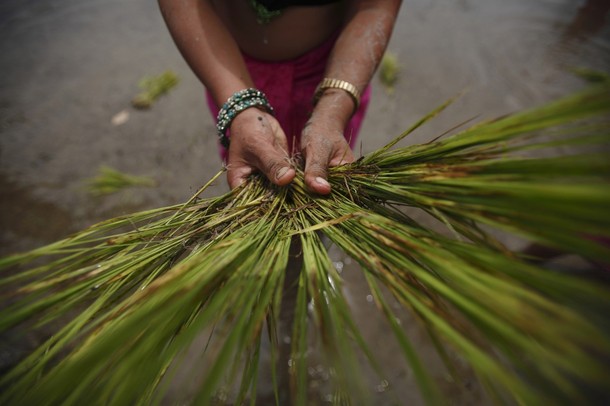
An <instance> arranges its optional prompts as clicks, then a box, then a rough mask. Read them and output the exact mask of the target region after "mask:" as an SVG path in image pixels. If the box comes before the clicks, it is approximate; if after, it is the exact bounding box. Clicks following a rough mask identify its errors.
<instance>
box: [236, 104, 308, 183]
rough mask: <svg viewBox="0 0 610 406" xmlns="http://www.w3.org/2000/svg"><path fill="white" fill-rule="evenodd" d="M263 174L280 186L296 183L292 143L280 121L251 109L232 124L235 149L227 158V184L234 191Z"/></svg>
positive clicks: (239, 115) (240, 114) (237, 117)
mask: <svg viewBox="0 0 610 406" xmlns="http://www.w3.org/2000/svg"><path fill="white" fill-rule="evenodd" d="M255 171H260V172H261V173H263V174H264V175H265V176H266V177H267V179H269V180H270V181H271V182H272V183H274V184H276V185H278V186H285V185H287V184H289V183H290V182H292V180H293V179H294V177H295V174H296V172H295V170H294V168H292V166H291V165H290V160H289V156H288V142H287V140H286V135H285V134H284V131H283V130H282V128H281V127H280V124H279V123H278V121H277V120H276V119H275V118H274V117H273V116H272V115H271V114H269V113H266V112H263V111H261V110H259V109H257V108H249V109H246V110H244V111H242V112H241V113H239V114H238V115H237V116H236V117H235V119H234V120H233V122H232V123H231V147H230V148H229V154H228V157H227V181H228V182H229V187H231V189H233V188H236V187H237V186H239V185H241V184H242V183H243V182H244V181H245V180H246V179H247V178H248V176H250V175H251V174H252V173H253V172H255Z"/></svg>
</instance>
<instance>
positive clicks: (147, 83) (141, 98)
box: [131, 70, 179, 109]
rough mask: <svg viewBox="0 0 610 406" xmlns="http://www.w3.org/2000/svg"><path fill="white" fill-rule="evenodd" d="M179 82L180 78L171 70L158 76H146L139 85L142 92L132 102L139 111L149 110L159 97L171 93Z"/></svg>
mask: <svg viewBox="0 0 610 406" xmlns="http://www.w3.org/2000/svg"><path fill="white" fill-rule="evenodd" d="M178 82H179V79H178V76H177V75H176V74H175V73H174V72H172V71H170V70H168V71H165V72H163V73H162V74H160V75H158V76H145V77H143V78H142V79H140V82H139V83H138V86H139V87H140V89H142V91H141V92H140V93H138V94H137V95H136V96H135V97H134V98H133V99H132V100H131V104H132V105H133V106H134V107H135V108H138V109H148V108H150V107H151V106H152V104H153V103H154V102H155V100H157V98H158V97H159V96H161V95H163V94H165V93H167V92H169V91H170V90H171V89H172V88H173V87H175V86H176V85H177V84H178Z"/></svg>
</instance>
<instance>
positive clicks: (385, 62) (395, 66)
mask: <svg viewBox="0 0 610 406" xmlns="http://www.w3.org/2000/svg"><path fill="white" fill-rule="evenodd" d="M378 75H379V80H380V81H381V84H382V85H383V86H384V87H385V89H386V91H387V92H388V93H390V94H392V93H394V85H395V84H396V81H397V80H398V76H399V75H400V63H399V62H398V56H396V54H394V53H392V52H390V51H386V53H385V54H384V55H383V58H382V59H381V63H380V64H379V73H378Z"/></svg>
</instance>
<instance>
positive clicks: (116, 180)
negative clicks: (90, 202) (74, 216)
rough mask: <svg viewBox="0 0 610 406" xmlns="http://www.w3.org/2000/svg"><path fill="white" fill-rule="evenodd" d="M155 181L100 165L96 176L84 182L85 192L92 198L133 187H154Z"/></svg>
mask: <svg viewBox="0 0 610 406" xmlns="http://www.w3.org/2000/svg"><path fill="white" fill-rule="evenodd" d="M155 184H156V183H155V181H154V180H153V179H151V178H149V177H146V176H135V175H130V174H127V173H123V172H120V171H117V170H116V169H114V168H111V167H109V166H106V165H102V166H101V167H100V168H99V170H98V174H97V175H96V176H95V177H93V178H91V179H88V180H87V181H86V187H87V191H88V192H89V193H90V194H91V195H93V196H103V195H109V194H113V193H117V192H120V191H121V190H124V189H126V188H129V187H133V186H147V187H153V186H155Z"/></svg>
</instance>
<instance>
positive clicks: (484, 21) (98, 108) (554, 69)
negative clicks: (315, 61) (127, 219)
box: [0, 0, 610, 404]
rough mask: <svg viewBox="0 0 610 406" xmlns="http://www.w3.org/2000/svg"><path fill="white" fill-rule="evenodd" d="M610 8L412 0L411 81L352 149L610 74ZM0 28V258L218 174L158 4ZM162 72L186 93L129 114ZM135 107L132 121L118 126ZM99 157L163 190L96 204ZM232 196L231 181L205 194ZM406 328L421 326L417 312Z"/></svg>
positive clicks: (406, 396)
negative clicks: (595, 73) (142, 83)
mask: <svg viewBox="0 0 610 406" xmlns="http://www.w3.org/2000/svg"><path fill="white" fill-rule="evenodd" d="M607 4H608V2H607V1H603V0H602V1H587V2H579V1H573V0H537V1H532V0H512V1H510V2H508V1H501V0H487V1H481V0H479V1H474V0H459V1H455V2H445V1H440V0H411V1H405V2H404V4H403V7H402V10H401V13H400V16H399V19H398V23H397V26H396V30H395V34H394V37H393V39H392V41H391V43H390V46H389V49H390V50H391V51H392V52H394V53H395V54H397V56H398V58H399V60H400V63H401V76H400V80H399V82H398V84H397V86H396V89H395V91H394V92H393V93H392V94H388V93H387V92H386V91H385V90H384V89H383V87H381V86H380V85H379V83H378V82H377V81H375V82H374V84H375V87H374V93H373V104H372V107H371V110H370V112H369V116H368V118H367V121H365V125H364V128H363V130H362V135H361V143H360V146H359V148H358V150H357V151H356V152H357V153H360V152H362V153H366V152H369V151H371V150H374V149H375V148H377V147H379V146H381V145H383V144H384V143H385V142H387V141H388V140H389V139H391V138H393V137H394V136H395V135H397V134H399V133H400V132H401V130H403V129H405V128H406V127H408V126H409V125H410V124H411V123H412V122H414V121H415V120H416V119H417V118H419V117H421V116H422V115H423V114H425V113H427V112H428V111H430V110H431V109H432V108H434V107H435V106H437V105H438V104H439V103H440V102H442V101H444V100H446V99H447V98H449V97H452V96H455V95H456V94H458V93H460V92H463V91H466V93H465V94H464V95H463V96H462V97H461V98H460V99H459V101H458V102H456V103H455V104H454V105H453V106H451V107H450V108H449V109H448V110H447V111H446V112H445V113H444V114H443V115H442V116H440V117H439V118H438V119H435V120H434V122H432V123H430V124H429V125H427V126H426V127H425V128H423V129H422V130H420V131H418V132H417V133H416V134H414V135H413V136H412V137H411V138H410V139H408V140H406V141H405V142H409V143H415V142H421V141H425V140H428V139H430V137H432V136H434V135H437V134H439V133H441V132H443V131H445V130H446V129H448V128H450V127H452V126H453V125H454V124H456V123H459V122H462V121H464V120H465V119H469V118H471V117H478V118H479V119H484V118H491V117H495V116H498V115H502V114H506V113H510V112H513V111H518V110H522V109H524V108H527V107H531V106H534V105H537V104H540V103H542V102H544V101H547V100H550V99H553V98H556V97H558V96H561V95H564V94H567V93H569V92H570V91H572V90H574V89H578V88H580V87H582V86H583V82H582V81H581V80H580V79H578V78H575V77H574V76H573V75H572V74H571V73H570V72H569V68H570V67H575V66H584V67H588V68H593V69H597V70H603V71H606V72H608V71H610V24H609V21H610V15H609V14H608V5H607ZM0 34H1V35H0V55H1V56H0V72H2V74H1V75H0V193H1V196H2V197H1V199H2V200H1V203H0V208H1V209H2V210H1V213H0V221H1V222H2V223H1V227H0V254H7V253H9V252H14V251H18V250H24V249H28V248H33V247H36V246H38V245H41V244H44V243H47V242H50V241H53V240H56V239H58V238H60V237H62V236H65V235H66V234H68V233H70V232H72V231H75V230H78V229H81V228H83V227H85V226H86V225H88V224H90V223H92V222H94V221H97V220H101V219H104V218H108V217H110V216H114V215H117V214H121V213H127V212H131V211H134V210H138V209H144V208H149V207H157V206H160V205H166V204H171V203H176V202H181V201H184V200H185V199H186V198H187V197H188V196H190V194H191V193H192V192H193V191H194V190H196V189H197V188H198V187H199V186H200V185H201V184H202V183H204V181H206V180H207V179H209V178H210V177H211V176H212V175H213V174H214V173H215V172H216V171H217V170H218V169H219V168H220V165H221V163H220V159H219V158H218V156H217V154H216V144H215V137H214V127H213V122H212V119H211V117H209V115H208V112H207V109H206V108H205V104H204V97H203V90H202V87H201V85H200V84H199V83H198V82H197V80H196V79H195V78H194V76H193V75H192V74H191V73H190V71H189V70H188V67H187V66H186V64H185V63H184V62H183V60H182V59H181V57H180V55H179V54H178V52H177V50H176V49H175V47H174V45H173V43H172V42H171V39H170V38H169V35H168V34H167V32H166V29H165V26H164V24H163V22H162V20H161V17H160V15H159V13H158V10H157V6H156V2H153V1H150V0H132V1H129V2H126V1H120V0H89V1H86V2H83V1H80V0H55V1H52V0H46V1H42V0H39V1H35V0H4V1H3V2H2V5H0ZM166 69H172V70H174V71H175V72H176V73H178V75H179V76H180V78H181V83H180V85H179V86H178V87H177V88H176V89H175V90H174V91H172V92H171V94H169V95H167V96H165V97H163V98H161V99H160V100H159V102H158V103H156V104H155V105H154V106H153V108H152V109H151V110H150V111H146V112H142V111H135V110H132V109H131V108H130V105H129V101H130V99H131V97H132V96H133V95H134V94H135V93H136V92H137V91H138V89H137V82H138V80H139V78H141V77H142V76H144V75H150V74H158V73H161V72H162V71H164V70H166ZM123 111H126V113H127V114H128V120H127V121H126V122H125V123H124V124H122V125H114V124H112V118H113V117H114V116H115V115H116V114H118V113H120V112H123ZM102 164H106V165H109V166H112V167H114V168H116V169H119V170H121V171H124V172H129V173H134V174H138V175H145V176H151V177H153V178H154V179H155V180H156V181H157V183H158V187H156V188H154V189H132V190H129V191H125V192H123V193H120V194H118V195H116V196H111V197H106V198H93V197H91V196H89V195H88V194H87V193H86V191H85V190H84V188H83V182H84V180H85V179H87V178H89V177H91V176H93V175H94V174H95V173H96V171H97V168H98V167H99V166H100V165H102ZM226 190H227V186H226V185H225V184H224V182H219V183H218V184H217V185H214V186H213V187H212V189H211V190H210V191H209V192H208V193H209V194H214V195H215V194H219V193H221V192H223V191H226ZM508 243H509V244H510V243H511V241H510V240H509V241H508ZM513 244H514V245H515V246H517V245H518V244H519V243H518V242H517V241H513ZM333 256H334V259H335V261H336V262H337V264H338V266H341V267H342V270H343V275H344V276H345V278H346V292H347V295H348V297H349V300H350V303H351V305H352V306H353V308H354V311H355V313H356V315H357V317H358V320H359V322H360V323H361V325H362V327H363V328H364V329H365V331H366V335H367V338H368V339H369V340H371V342H374V343H377V345H376V348H377V352H378V355H379V356H380V358H381V359H382V363H383V364H385V365H388V366H389V370H390V371H391V372H390V373H389V375H388V382H389V384H390V387H393V388H394V389H396V391H395V393H396V394H397V396H398V398H399V399H401V401H400V403H403V402H404V403H408V404H417V403H419V402H420V398H419V395H418V394H417V391H416V390H415V389H414V388H415V386H414V383H413V380H412V377H411V372H410V371H409V369H408V368H406V367H404V363H403V362H402V361H401V360H400V359H397V358H396V357H395V352H396V347H395V344H394V343H393V342H391V340H389V339H388V337H389V336H388V330H387V328H386V327H385V326H384V325H383V323H381V322H380V321H379V318H378V317H377V316H376V313H375V312H374V311H373V310H374V309H373V306H372V304H371V303H370V301H369V300H368V299H369V296H368V292H367V291H366V289H365V287H364V284H363V282H362V280H361V278H360V277H359V276H358V275H359V274H358V270H357V268H356V267H355V266H354V265H353V264H350V262H349V259H346V258H343V257H342V255H341V254H340V253H339V252H333ZM339 264H340V265H339ZM403 323H404V324H405V325H410V324H409V323H410V319H409V318H408V316H405V318H404V320H403ZM409 333H410V334H411V336H412V337H413V339H414V340H415V342H417V343H418V345H419V347H420V351H421V353H422V354H424V358H425V359H426V360H427V362H429V363H430V364H431V365H437V364H438V361H437V360H435V358H434V357H433V356H432V355H431V353H432V349H431V348H430V345H429V344H428V342H427V340H426V338H425V336H424V334H423V333H422V332H421V331H419V330H418V329H417V328H415V327H412V328H411V327H409ZM435 370H437V371H438V373H437V374H436V378H437V379H438V380H439V382H442V384H443V386H444V387H445V388H446V390H447V392H448V393H449V394H451V396H452V398H453V399H454V400H455V403H464V404H473V403H474V404H477V403H484V401H483V400H482V398H481V395H480V393H479V391H478V389H477V387H476V384H475V383H474V381H473V380H471V379H469V378H468V374H467V373H466V372H465V376H466V379H465V380H464V382H462V383H459V384H458V383H454V382H451V381H450V380H448V379H447V378H446V375H445V373H444V371H443V370H442V369H441V368H436V369H435ZM316 371H317V370H316V369H315V366H314V370H313V372H312V374H314V375H315V374H316V373H317V372H316ZM320 371H321V370H320ZM320 374H322V375H323V373H322V372H320ZM404 382H407V383H404ZM379 385H381V386H379ZM370 387H371V391H372V392H373V393H377V395H378V396H379V398H378V399H377V401H378V402H377V403H378V404H392V403H395V401H394V400H392V399H396V398H395V397H394V396H387V397H386V396H385V393H386V392H388V391H387V387H386V386H385V383H383V382H380V381H379V380H378V379H376V378H371V379H370ZM377 395H376V396H377ZM321 399H324V396H323V393H321Z"/></svg>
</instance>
